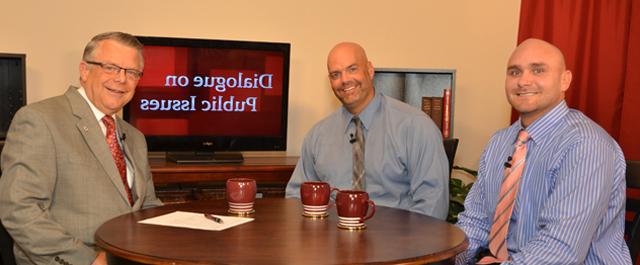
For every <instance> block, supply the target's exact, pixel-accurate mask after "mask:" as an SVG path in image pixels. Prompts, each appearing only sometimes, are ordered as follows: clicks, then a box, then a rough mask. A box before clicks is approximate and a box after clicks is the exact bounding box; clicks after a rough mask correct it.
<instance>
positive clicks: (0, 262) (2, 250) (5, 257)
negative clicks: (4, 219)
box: [0, 222, 16, 265]
mask: <svg viewBox="0 0 640 265" xmlns="http://www.w3.org/2000/svg"><path fill="white" fill-rule="evenodd" d="M0 258H1V259H0V265H15V264H16V259H15V257H14V256H13V239H12V238H11V236H10V235H9V233H7V230H6V229H4V225H2V223H1V222H0Z"/></svg>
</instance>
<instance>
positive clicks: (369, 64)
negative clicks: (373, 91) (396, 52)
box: [367, 61, 376, 80]
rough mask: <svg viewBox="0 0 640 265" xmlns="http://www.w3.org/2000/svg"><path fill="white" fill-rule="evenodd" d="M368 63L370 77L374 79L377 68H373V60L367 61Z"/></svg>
mask: <svg viewBox="0 0 640 265" xmlns="http://www.w3.org/2000/svg"><path fill="white" fill-rule="evenodd" d="M367 65H368V67H367V68H368V69H367V71H369V77H371V80H373V75H374V74H375V72H376V71H375V69H374V68H373V64H372V63H371V61H369V62H367Z"/></svg>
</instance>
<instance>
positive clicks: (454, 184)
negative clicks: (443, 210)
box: [447, 166, 478, 223]
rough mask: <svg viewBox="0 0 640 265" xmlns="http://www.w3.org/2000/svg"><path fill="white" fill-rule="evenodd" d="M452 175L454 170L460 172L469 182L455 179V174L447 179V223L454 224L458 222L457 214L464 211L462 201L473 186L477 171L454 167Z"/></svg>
mask: <svg viewBox="0 0 640 265" xmlns="http://www.w3.org/2000/svg"><path fill="white" fill-rule="evenodd" d="M453 169H454V173H456V172H455V171H456V170H459V171H461V173H462V174H465V175H467V176H469V177H468V178H470V180H467V181H463V180H462V179H461V178H459V177H455V175H456V174H454V173H452V177H451V178H449V213H448V214H447V222H449V223H456V222H457V221H458V214H459V213H460V212H462V211H464V200H465V199H466V198H467V194H469V191H470V190H471V187H472V186H473V181H475V179H476V177H477V176H478V171H475V170H472V169H468V168H464V167H460V166H454V167H453Z"/></svg>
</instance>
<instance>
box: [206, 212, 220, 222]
mask: <svg viewBox="0 0 640 265" xmlns="http://www.w3.org/2000/svg"><path fill="white" fill-rule="evenodd" d="M204 217H205V218H207V219H209V220H211V221H214V222H216V223H219V224H222V223H224V222H223V221H222V218H220V217H216V216H214V215H213V214H210V213H205V214H204Z"/></svg>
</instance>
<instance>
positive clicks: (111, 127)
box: [102, 115, 133, 205]
mask: <svg viewBox="0 0 640 265" xmlns="http://www.w3.org/2000/svg"><path fill="white" fill-rule="evenodd" d="M102 123H104V126H105V127H107V144H108V145H109V150H111V156H113V160H114V161H115V162H116V167H117V168H118V173H120V178H121V179H122V184H123V185H124V189H125V191H126V192H127V199H128V200H129V204H130V205H133V195H132V194H131V188H129V182H128V181H127V163H126V162H125V161H124V154H123V153H122V149H120V144H119V143H118V139H117V138H116V126H115V121H114V120H113V118H111V116H109V115H105V116H104V117H102Z"/></svg>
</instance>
